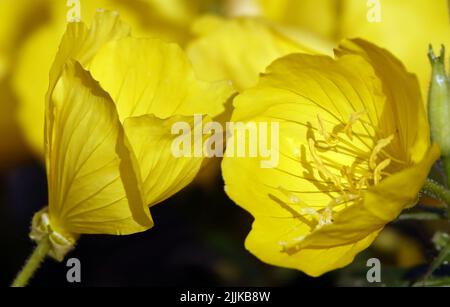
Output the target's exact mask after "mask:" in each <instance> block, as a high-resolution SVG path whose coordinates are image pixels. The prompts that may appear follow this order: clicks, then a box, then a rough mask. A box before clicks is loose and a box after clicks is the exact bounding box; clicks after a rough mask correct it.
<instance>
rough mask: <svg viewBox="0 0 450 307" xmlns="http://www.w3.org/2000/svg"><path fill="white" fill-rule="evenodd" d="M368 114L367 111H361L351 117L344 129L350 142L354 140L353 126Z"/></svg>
mask: <svg viewBox="0 0 450 307" xmlns="http://www.w3.org/2000/svg"><path fill="white" fill-rule="evenodd" d="M366 114H367V111H366V110H364V111H359V112H356V113H353V114H352V115H350V118H349V120H348V123H347V125H346V126H345V128H344V132H345V134H347V136H348V137H349V139H350V140H353V125H354V124H356V122H358V120H360V118H361V117H363V116H364V115H366Z"/></svg>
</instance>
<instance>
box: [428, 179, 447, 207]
mask: <svg viewBox="0 0 450 307" xmlns="http://www.w3.org/2000/svg"><path fill="white" fill-rule="evenodd" d="M422 192H423V193H424V194H425V195H427V196H430V197H433V198H436V199H438V200H441V201H443V202H445V203H446V204H447V207H448V206H450V191H449V190H447V189H446V188H445V187H443V186H442V185H440V184H439V183H437V182H436V181H434V180H432V179H427V181H426V183H425V185H424V186H423V188H422Z"/></svg>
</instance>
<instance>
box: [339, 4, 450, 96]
mask: <svg viewBox="0 0 450 307" xmlns="http://www.w3.org/2000/svg"><path fill="white" fill-rule="evenodd" d="M366 2H367V1H359V0H346V1H344V3H343V5H342V11H341V13H342V15H341V21H340V22H339V27H340V29H341V33H340V38H347V37H361V38H363V39H366V40H368V41H371V42H373V43H375V44H377V45H379V46H381V47H383V48H387V49H388V50H389V51H391V52H392V53H393V54H394V55H395V56H396V57H398V58H399V59H401V61H402V62H403V63H405V65H406V66H407V67H408V69H409V70H411V71H412V72H414V73H415V74H417V75H418V77H419V79H420V82H421V89H422V95H423V97H424V98H426V97H427V92H428V84H429V80H430V76H431V66H430V65H429V63H428V58H427V56H426V55H427V52H428V45H429V44H430V43H432V44H433V45H435V46H439V45H440V44H445V45H446V46H450V27H449V23H450V20H449V14H448V4H447V1H446V0H434V1H423V0H390V1H380V13H381V22H368V17H367V15H368V7H367V3H366ZM400 16H401V17H400ZM399 18H400V19H399ZM399 20H401V22H399Z"/></svg>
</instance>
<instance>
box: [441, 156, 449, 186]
mask: <svg viewBox="0 0 450 307" xmlns="http://www.w3.org/2000/svg"><path fill="white" fill-rule="evenodd" d="M442 161H443V162H444V169H445V174H447V186H448V187H450V157H443V158H442Z"/></svg>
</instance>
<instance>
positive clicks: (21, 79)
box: [0, 0, 189, 158]
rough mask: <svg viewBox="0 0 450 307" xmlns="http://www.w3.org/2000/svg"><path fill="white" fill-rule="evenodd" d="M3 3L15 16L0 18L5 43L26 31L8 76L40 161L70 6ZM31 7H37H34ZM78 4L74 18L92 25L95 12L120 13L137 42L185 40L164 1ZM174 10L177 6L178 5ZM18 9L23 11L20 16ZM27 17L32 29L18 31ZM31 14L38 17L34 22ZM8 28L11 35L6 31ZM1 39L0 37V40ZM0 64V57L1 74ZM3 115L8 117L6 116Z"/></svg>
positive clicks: (55, 1) (54, 1)
mask: <svg viewBox="0 0 450 307" xmlns="http://www.w3.org/2000/svg"><path fill="white" fill-rule="evenodd" d="M5 2H7V3H10V4H12V6H13V7H14V11H17V13H16V14H12V13H9V14H8V16H7V18H2V20H3V22H4V23H5V24H6V27H5V28H4V29H5V31H4V32H5V41H7V42H14V41H15V40H14V39H13V38H12V37H11V36H12V35H11V34H9V35H8V36H6V34H7V33H10V32H12V33H16V32H19V30H18V29H22V28H25V29H27V31H25V32H24V33H21V32H19V34H21V35H20V36H19V38H20V40H19V42H18V44H17V46H14V48H10V49H12V51H13V53H14V54H15V55H16V56H17V61H16V62H15V63H14V69H13V70H12V71H11V85H12V89H13V91H14V94H15V96H17V98H16V99H17V100H18V101H17V109H18V110H17V113H18V116H17V117H18V121H19V123H20V126H21V127H22V130H23V134H24V137H25V140H26V142H27V143H28V144H29V146H30V147H31V149H32V150H33V153H34V154H36V155H37V156H38V157H40V158H41V157H43V155H44V148H43V133H42V129H43V127H44V122H43V119H44V103H43V99H44V96H45V93H46V90H47V87H48V71H49V69H50V67H51V65H52V61H53V59H54V56H55V53H56V51H57V48H58V44H59V41H60V39H61V36H62V35H63V34H64V31H65V28H66V23H67V17H68V15H70V12H71V7H68V6H67V1H65V0H40V1H29V0H19V3H20V4H21V6H18V4H17V5H16V2H17V1H14V0H7V1H5ZM34 2H36V3H37V2H39V6H38V7H37V5H36V4H35V3H34ZM2 3H3V2H2ZM74 3H75V2H74ZM79 3H80V6H79V8H80V16H79V17H80V18H81V20H83V21H88V20H92V17H93V16H94V14H95V11H96V9H99V8H102V9H109V10H116V11H118V12H120V15H121V17H122V19H123V20H124V21H126V22H127V23H128V24H130V25H131V27H132V29H133V35H135V36H136V37H155V38H156V37H157V38H161V39H164V40H167V41H174V42H180V43H181V42H185V41H186V40H187V39H188V38H189V27H188V26H187V25H186V24H184V23H182V24H179V23H178V22H177V21H176V20H175V18H172V17H170V16H171V15H170V14H169V13H168V12H166V10H169V9H173V10H178V6H175V4H177V3H172V5H173V7H172V6H171V5H169V3H168V2H167V1H129V0H114V1H112V0H80V2H79ZM163 3H165V9H160V8H159V6H162V5H163ZM179 5H180V6H181V3H180V4H179ZM20 7H21V8H22V10H20V11H19V8H20ZM72 8H73V7H72ZM180 10H181V9H180ZM36 12H38V13H36ZM5 15H6V14H5ZM29 15H30V16H33V19H32V21H33V22H31V21H30V22H29V23H30V24H31V25H28V24H27V23H26V24H25V26H21V25H20V24H18V23H17V22H16V19H19V20H21V19H22V18H23V19H27V18H28V19H29ZM36 15H39V16H42V17H41V18H37V17H36ZM19 17H20V18H19ZM10 28H12V30H14V31H10ZM1 30H3V28H2V29H1ZM1 30H0V31H1ZM1 35H2V32H0V38H1ZM0 43H1V41H0ZM0 46H1V45H0ZM1 61H2V57H1V54H0V70H1V66H2V64H1ZM0 73H1V71H0ZM0 95H1V93H0ZM8 116H9V117H10V118H11V116H10V114H9V115H8ZM16 139H18V138H16Z"/></svg>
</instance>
